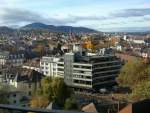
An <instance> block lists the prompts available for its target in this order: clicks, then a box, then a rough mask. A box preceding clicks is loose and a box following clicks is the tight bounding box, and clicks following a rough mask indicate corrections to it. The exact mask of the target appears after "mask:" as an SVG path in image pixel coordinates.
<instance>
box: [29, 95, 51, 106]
mask: <svg viewBox="0 0 150 113" xmlns="http://www.w3.org/2000/svg"><path fill="white" fill-rule="evenodd" d="M48 104H49V100H48V99H47V97H44V96H35V97H33V98H32V100H31V102H30V105H31V107H32V108H45V107H47V106H48Z"/></svg>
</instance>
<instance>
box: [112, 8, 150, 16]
mask: <svg viewBox="0 0 150 113" xmlns="http://www.w3.org/2000/svg"><path fill="white" fill-rule="evenodd" d="M146 15H150V8H142V9H125V10H121V11H119V12H116V13H112V14H111V15H110V16H112V17H115V18H118V17H122V18H127V17H141V16H146Z"/></svg>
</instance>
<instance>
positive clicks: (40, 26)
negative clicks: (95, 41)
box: [20, 23, 98, 33]
mask: <svg viewBox="0 0 150 113" xmlns="http://www.w3.org/2000/svg"><path fill="white" fill-rule="evenodd" d="M20 29H21V30H32V29H34V30H36V29H37V30H38V29H45V30H49V31H50V32H67V33H69V32H74V33H96V32H98V31H96V30H94V29H90V28H86V27H73V26H54V25H47V24H43V23H31V24H28V25H25V26H23V27H21V28H20Z"/></svg>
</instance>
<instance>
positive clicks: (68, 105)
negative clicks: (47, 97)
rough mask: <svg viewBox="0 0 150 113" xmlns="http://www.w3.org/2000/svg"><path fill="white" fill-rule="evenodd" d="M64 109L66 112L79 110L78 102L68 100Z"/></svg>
mask: <svg viewBox="0 0 150 113" xmlns="http://www.w3.org/2000/svg"><path fill="white" fill-rule="evenodd" d="M64 109H65V110H78V106H77V102H76V101H75V100H74V99H72V98H68V99H66V101H65V105H64Z"/></svg>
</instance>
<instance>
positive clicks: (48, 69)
mask: <svg viewBox="0 0 150 113" xmlns="http://www.w3.org/2000/svg"><path fill="white" fill-rule="evenodd" d="M59 60H60V58H56V57H46V56H45V57H42V59H41V61H40V68H41V71H42V73H43V74H44V75H46V76H52V77H56V76H58V75H57V71H58V67H57V65H58V62H59Z"/></svg>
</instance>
